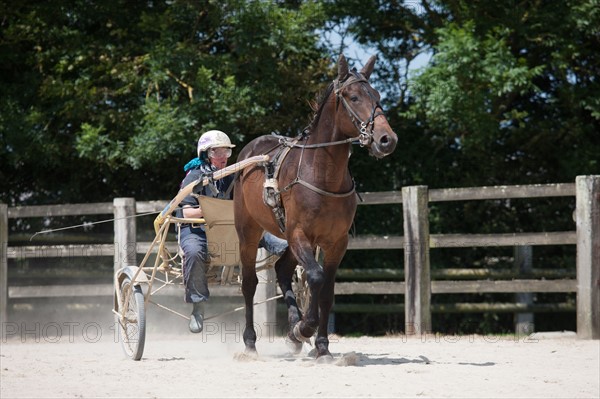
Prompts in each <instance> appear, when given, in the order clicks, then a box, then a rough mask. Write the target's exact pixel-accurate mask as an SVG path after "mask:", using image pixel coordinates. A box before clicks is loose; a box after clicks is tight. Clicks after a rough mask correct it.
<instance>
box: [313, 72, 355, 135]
mask: <svg viewBox="0 0 600 399" xmlns="http://www.w3.org/2000/svg"><path fill="white" fill-rule="evenodd" d="M351 77H354V78H356V79H361V78H362V79H365V78H364V77H363V75H362V74H361V73H360V72H358V71H357V70H356V68H352V70H351V71H349V73H348V74H347V75H346V77H345V78H344V79H343V80H342V81H341V82H340V84H342V83H344V82H345V81H346V80H348V79H349V78H351ZM333 86H334V84H333V82H331V83H330V84H329V86H327V88H326V89H325V91H323V92H320V93H317V96H316V99H315V101H311V102H310V108H311V109H312V110H313V112H314V114H313V118H312V120H311V121H310V123H309V124H308V126H307V127H306V128H305V129H304V132H303V134H310V133H311V132H312V130H313V129H314V128H315V126H317V123H319V118H320V117H321V114H322V113H323V107H324V106H325V102H326V101H327V99H328V98H329V96H330V95H331V92H332V91H333Z"/></svg>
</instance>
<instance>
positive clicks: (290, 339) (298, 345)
mask: <svg viewBox="0 0 600 399" xmlns="http://www.w3.org/2000/svg"><path fill="white" fill-rule="evenodd" d="M285 345H286V346H287V347H288V349H289V350H290V352H292V354H294V355H297V354H298V353H300V352H301V351H302V342H300V341H298V340H297V339H296V337H295V336H294V335H293V334H292V333H288V335H287V336H286V337H285Z"/></svg>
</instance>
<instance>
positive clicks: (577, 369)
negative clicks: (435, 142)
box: [0, 326, 600, 398]
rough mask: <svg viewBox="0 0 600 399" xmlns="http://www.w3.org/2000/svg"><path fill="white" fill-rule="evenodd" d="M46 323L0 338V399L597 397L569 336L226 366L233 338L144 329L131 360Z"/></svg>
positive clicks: (406, 344)
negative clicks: (142, 346) (140, 351)
mask: <svg viewBox="0 0 600 399" xmlns="http://www.w3.org/2000/svg"><path fill="white" fill-rule="evenodd" d="M55 327H57V326H50V327H48V326H47V327H46V331H45V333H46V334H47V335H46V336H44V335H43V334H44V331H43V330H42V331H39V332H38V333H41V335H36V333H35V331H30V332H29V333H28V334H27V333H26V334H25V335H23V333H22V332H20V333H13V334H12V335H11V334H5V335H4V336H3V339H2V342H1V345H2V346H1V351H0V397H2V398H24V397H28V398H32V397H35V398H53V397H61V398H67V397H95V398H96V397H99V398H103V397H136V398H137V397H148V398H154V397H159V398H166V397H169V398H172V397H173V398H177V397H205V398H214V397H245V398H248V397H277V398H279V397H286V398H288V397H302V398H307V397H312V398H314V397H323V398H329V397H344V398H351V397H494V398H500V397H501V398H515V397H539V398H549V397H573V398H598V397H599V396H600V382H599V378H600V377H599V375H600V370H599V368H600V366H599V364H600V355H599V353H600V342H599V341H582V340H577V339H575V338H574V337H573V335H572V334H559V335H557V334H546V335H539V334H538V335H533V336H531V337H529V338H521V339H515V338H514V337H501V338H498V337H491V336H489V337H483V336H463V337H454V336H438V337H435V336H428V337H412V338H406V337H403V336H394V337H381V338H373V337H361V338H333V340H332V343H331V346H330V348H331V350H332V353H333V354H334V356H335V363H334V364H327V365H323V364H316V363H315V362H314V360H312V359H311V358H309V357H308V356H307V351H304V352H303V353H302V354H301V355H298V356H293V355H290V354H289V353H288V352H287V349H286V347H285V344H284V342H283V339H282V338H272V339H264V340H262V341H260V342H259V343H258V349H259V352H260V357H259V359H258V360H255V361H249V362H245V361H240V360H236V359H235V358H236V357H237V356H236V354H239V353H240V352H241V351H242V350H243V344H242V343H241V342H240V340H241V338H240V337H239V334H237V333H235V332H230V333H227V332H226V333H225V334H214V335H212V336H208V335H202V334H200V335H192V334H185V335H176V334H168V335H166V334H159V333H152V332H150V333H149V334H148V336H147V343H146V350H145V352H144V358H143V359H142V360H141V361H139V362H134V361H132V360H130V359H128V358H125V357H124V355H123V353H122V351H121V348H120V345H119V344H118V343H115V342H114V338H113V337H112V336H111V335H110V334H106V333H105V334H103V335H102V336H98V335H94V331H93V326H92V327H90V326H88V327H87V331H86V333H85V334H82V335H79V333H77V331H76V328H81V327H82V326H71V327H69V328H71V332H73V334H68V335H65V334H63V335H62V336H61V337H60V338H57V337H54V338H52V337H51V336H50V332H51V330H52V328H55ZM63 328H64V327H63ZM9 332H10V331H9ZM5 333H6V332H5ZM36 341H39V342H36ZM269 341H271V342H269Z"/></svg>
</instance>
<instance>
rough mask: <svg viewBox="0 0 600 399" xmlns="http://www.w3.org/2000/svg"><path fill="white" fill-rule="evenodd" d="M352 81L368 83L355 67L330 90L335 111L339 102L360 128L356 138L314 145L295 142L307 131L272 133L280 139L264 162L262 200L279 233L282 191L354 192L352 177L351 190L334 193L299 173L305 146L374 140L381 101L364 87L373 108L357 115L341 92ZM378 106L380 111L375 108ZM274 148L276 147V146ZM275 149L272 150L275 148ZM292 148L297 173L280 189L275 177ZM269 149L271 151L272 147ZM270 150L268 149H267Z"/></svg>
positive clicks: (330, 194)
mask: <svg viewBox="0 0 600 399" xmlns="http://www.w3.org/2000/svg"><path fill="white" fill-rule="evenodd" d="M355 83H368V81H367V79H365V78H364V76H362V75H361V74H360V73H358V72H356V70H352V71H351V72H350V77H349V78H347V79H345V80H343V81H341V82H340V81H339V80H338V79H336V80H334V81H333V89H334V93H335V96H336V111H337V109H338V107H339V104H340V102H341V103H342V105H343V106H344V108H345V109H346V111H347V112H348V115H349V116H350V119H351V121H352V123H353V124H354V126H355V127H356V128H357V130H358V131H359V135H358V136H357V137H349V138H347V139H345V140H338V141H331V142H327V143H316V144H298V143H299V142H300V141H301V140H304V139H306V138H307V137H308V134H306V130H305V133H303V134H302V135H300V136H298V137H296V138H289V137H285V136H281V135H277V134H274V133H273V134H272V136H274V137H276V138H277V139H278V141H279V143H278V145H277V147H280V149H279V151H278V152H277V153H276V154H275V156H273V157H272V158H271V161H270V162H267V163H265V165H264V168H265V177H266V179H265V182H264V183H263V202H264V203H265V204H266V205H267V206H269V207H270V208H271V210H272V211H273V214H274V216H275V220H276V221H277V224H278V226H279V229H280V230H281V232H282V233H283V232H285V209H284V208H283V205H282V203H281V193H282V192H287V191H289V190H291V188H292V187H293V186H294V185H296V184H300V185H301V186H304V187H306V188H308V189H309V190H311V191H313V192H315V193H317V194H319V195H323V196H326V197H333V198H345V197H349V196H351V195H352V194H354V193H356V184H355V182H354V179H352V187H351V188H350V190H348V191H347V192H344V193H334V192H331V191H327V190H323V189H321V188H319V187H316V186H315V185H313V184H311V183H309V182H307V181H306V180H304V179H302V177H301V175H300V172H301V167H302V159H303V157H304V151H305V150H306V149H315V148H324V147H331V146H336V145H342V144H348V143H352V142H354V141H356V140H358V143H359V144H360V146H361V147H365V146H369V145H370V144H371V143H372V142H373V127H374V123H375V118H377V117H378V116H379V115H384V113H383V109H382V107H381V103H380V102H379V101H378V100H377V99H376V98H375V97H374V96H373V95H372V93H371V92H370V91H369V90H366V92H367V94H368V95H369V97H370V98H371V100H372V104H373V106H372V109H371V115H370V117H369V119H368V120H367V121H363V120H362V119H361V118H360V117H359V116H358V114H357V113H356V112H355V111H354V110H353V109H352V107H351V106H350V104H349V103H348V101H347V100H346V99H345V98H344V96H343V95H342V91H343V90H344V89H345V88H346V87H348V86H350V85H352V84H355ZM378 109H379V112H377V110H378ZM277 147H275V148H277ZM275 148H274V149H275ZM292 148H300V149H301V152H300V159H299V160H298V168H297V173H296V178H295V179H293V180H292V181H291V182H290V183H289V184H288V185H286V186H285V187H284V188H283V189H282V190H279V184H278V182H277V179H278V177H279V171H280V169H281V165H282V164H283V161H284V159H285V158H286V157H287V155H288V153H289V152H290V151H291V149H292ZM271 151H272V150H271ZM269 152H270V151H269Z"/></svg>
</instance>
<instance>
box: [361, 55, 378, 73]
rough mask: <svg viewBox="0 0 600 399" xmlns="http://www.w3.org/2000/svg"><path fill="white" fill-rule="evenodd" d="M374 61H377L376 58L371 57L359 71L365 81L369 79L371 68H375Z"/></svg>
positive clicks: (374, 56)
mask: <svg viewBox="0 0 600 399" xmlns="http://www.w3.org/2000/svg"><path fill="white" fill-rule="evenodd" d="M375 61H377V56H376V55H372V56H371V58H369V61H367V63H366V64H365V66H364V67H363V69H362V70H361V71H360V73H361V74H362V75H363V76H364V77H365V79H369V77H370V76H371V73H372V72H373V68H375Z"/></svg>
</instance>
